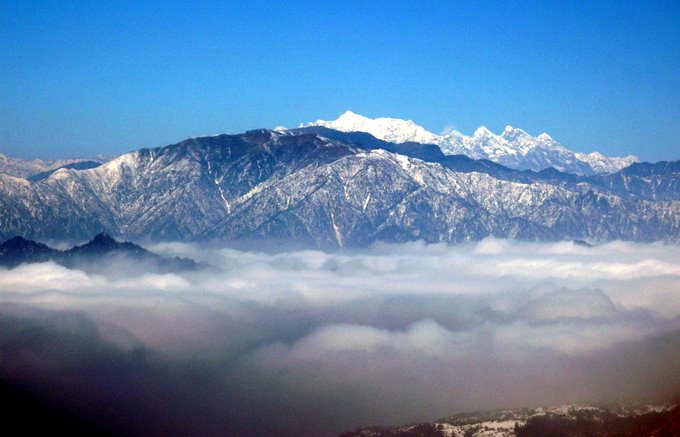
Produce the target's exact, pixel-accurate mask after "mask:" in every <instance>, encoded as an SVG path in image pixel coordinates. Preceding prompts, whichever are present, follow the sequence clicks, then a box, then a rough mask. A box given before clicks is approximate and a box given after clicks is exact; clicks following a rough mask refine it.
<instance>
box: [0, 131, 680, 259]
mask: <svg viewBox="0 0 680 437" xmlns="http://www.w3.org/2000/svg"><path fill="white" fill-rule="evenodd" d="M423 141H424V140H423ZM679 175H680V162H678V161H675V162H660V163H655V164H650V163H634V164H632V165H630V166H628V167H625V168H624V169H622V170H620V171H617V172H615V173H593V174H589V175H579V174H575V173H567V172H562V171H559V170H556V169H554V168H548V169H545V170H542V171H532V170H517V169H513V168H510V167H507V166H504V165H501V164H498V163H496V162H492V161H490V160H486V159H474V158H471V157H469V156H466V155H452V154H446V153H444V152H443V150H442V148H440V147H439V146H437V145H433V144H429V143H428V142H423V143H421V142H408V141H407V142H401V141H398V142H397V141H396V140H395V142H390V141H385V140H381V139H379V138H376V137H375V136H373V135H371V134H369V133H365V132H342V131H339V130H334V129H329V128H327V127H324V126H316V125H315V126H308V127H302V128H295V129H286V130H280V129H277V130H266V129H260V130H254V131H249V132H246V133H243V134H239V135H215V136H209V137H201V138H192V139H188V140H185V141H182V142H180V143H177V144H173V145H169V146H166V147H158V148H153V149H140V150H137V151H133V152H130V153H126V154H123V155H121V156H119V157H117V158H115V159H112V160H110V161H108V162H106V163H104V164H102V165H99V166H97V167H94V168H87V169H76V168H61V169H59V170H57V171H54V172H53V173H51V174H49V175H47V176H45V177H44V178H41V179H39V180H34V181H30V180H27V179H25V178H18V177H13V176H10V175H5V174H0V210H2V211H4V213H3V214H2V215H1V216H0V238H10V237H12V236H15V235H24V236H26V237H28V238H33V239H43V240H44V239H56V240H60V239H61V240H64V239H66V240H82V239H85V238H87V237H88V236H90V235H94V234H97V233H99V232H108V233H110V234H112V235H114V236H119V237H122V238H126V239H134V240H150V241H158V240H180V241H194V240H214V239H219V240H227V241H234V240H264V239H266V240H277V241H285V242H294V243H295V244H299V245H302V246H309V247H343V246H364V245H367V244H370V243H372V242H374V241H389V242H402V241H411V240H424V241H427V242H461V241H466V240H471V239H472V240H477V239H481V238H484V237H487V236H496V237H502V238H519V239H527V240H563V239H566V240H587V241H591V242H598V241H609V240H614V239H624V240H633V241H658V240H662V241H671V242H678V241H679V240H680V177H679Z"/></svg>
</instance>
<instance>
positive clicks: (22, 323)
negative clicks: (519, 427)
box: [0, 239, 680, 436]
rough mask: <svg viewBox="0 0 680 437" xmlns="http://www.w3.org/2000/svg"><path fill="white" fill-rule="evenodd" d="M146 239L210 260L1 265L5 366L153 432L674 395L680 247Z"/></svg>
mask: <svg viewBox="0 0 680 437" xmlns="http://www.w3.org/2000/svg"><path fill="white" fill-rule="evenodd" d="M149 249H151V250H153V251H155V252H157V253H161V254H169V255H173V256H174V255H179V256H184V257H191V258H194V259H196V260H197V261H205V262H208V263H210V264H211V265H212V266H214V269H209V270H204V271H199V272H189V273H171V274H146V273H144V272H145V270H146V267H145V266H139V265H136V264H135V263H134V262H131V261H125V260H120V261H119V262H117V263H113V264H108V265H106V266H104V267H102V268H101V269H99V270H97V271H96V272H92V271H90V272H89V273H87V272H84V271H80V270H69V269H67V268H64V267H61V266H59V265H57V264H54V263H43V264H32V265H23V266H20V267H18V268H15V269H13V270H0V377H1V378H4V379H7V380H9V381H12V382H15V383H17V384H21V385H22V386H23V387H28V388H29V389H31V390H34V392H35V393H38V394H40V396H42V397H45V398H49V399H51V400H56V401H59V402H61V403H64V404H66V405H68V406H69V408H72V409H73V410H74V411H77V412H78V414H80V415H82V416H83V417H86V418H94V419H95V420H97V421H99V422H102V423H106V424H108V425H109V426H112V427H113V428H112V429H114V430H116V431H118V432H125V433H138V434H146V435H148V434H156V435H173V434H187V433H188V434H194V435H198V434H200V435H217V434H222V435H247V436H253V435H310V436H311V435H314V436H323V435H336V434H339V433H340V432H342V431H347V430H351V429H353V428H355V427H357V426H366V425H377V424H403V423H408V422H413V421H425V420H433V419H436V418H439V417H443V416H447V415H450V414H453V413H456V412H463V411H475V410H479V409H489V408H496V407H517V406H537V405H554V404H560V403H565V402H618V401H646V400H664V399H666V398H669V397H672V396H674V395H676V394H677V393H678V392H679V391H680V366H678V365H677V363H678V362H680V247H678V246H669V245H661V244H652V245H641V244H632V243H622V242H614V243H610V244H606V245H602V246H598V247H594V248H588V247H582V246H578V245H575V244H572V243H554V244H532V243H519V242H512V241H504V240H495V239H487V240H484V241H482V242H479V243H470V244H463V245H459V246H446V245H424V244H421V243H412V244H403V245H377V246H373V247H372V248H370V249H368V250H366V251H362V252H352V253H344V254H329V253H323V252H317V251H298V252H288V253H279V254H267V253H258V252H245V251H236V250H233V249H206V248H200V247H198V246H193V245H186V244H163V245H156V246H152V247H149Z"/></svg>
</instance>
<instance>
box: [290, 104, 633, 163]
mask: <svg viewBox="0 0 680 437" xmlns="http://www.w3.org/2000/svg"><path fill="white" fill-rule="evenodd" d="M306 126H324V127H327V128H330V129H335V130H338V131H342V132H367V133H369V134H371V135H373V136H374V137H376V138H379V139H381V140H385V141H390V142H393V143H405V142H410V141H413V142H418V143H424V144H436V145H438V146H439V147H440V148H441V149H442V151H443V152H444V153H445V154H448V155H455V154H463V155H467V156H469V157H471V158H474V159H489V160H491V161H494V162H497V163H499V164H502V165H505V166H508V167H511V168H515V169H519V170H535V171H540V170H543V169H546V168H549V167H553V168H556V169H557V170H560V171H565V172H570V173H576V174H593V173H610V172H615V171H618V170H620V169H622V168H624V167H627V166H628V165H630V164H632V163H633V162H637V161H639V159H638V158H637V157H636V156H633V155H629V156H626V157H606V156H604V155H602V154H601V153H599V152H592V153H580V152H574V151H572V150H569V149H567V148H566V147H564V146H562V145H561V144H559V143H558V142H557V141H555V140H554V139H553V138H552V137H551V136H550V135H548V134H547V133H545V132H544V133H542V134H540V135H538V136H536V137H534V136H532V135H531V134H529V133H527V132H526V131H524V130H522V129H519V128H515V127H513V126H510V125H507V126H506V127H505V129H504V130H503V132H502V133H501V134H500V135H497V134H495V133H493V132H492V131H491V130H489V129H488V128H487V127H486V126H481V127H479V128H477V130H475V132H474V133H473V134H472V135H471V136H468V135H465V134H462V133H461V132H459V131H456V130H451V131H449V132H447V133H445V134H443V135H437V134H434V133H432V132H429V131H428V130H426V129H425V128H423V127H422V126H419V125H418V124H416V123H414V122H413V121H411V120H403V119H399V118H388V117H381V118H375V119H372V118H368V117H364V116H363V115H360V114H357V113H355V112H352V111H349V110H348V111H345V112H344V113H343V114H342V115H340V117H338V118H337V119H336V120H332V121H326V120H317V121H315V122H311V123H303V124H300V127H306Z"/></svg>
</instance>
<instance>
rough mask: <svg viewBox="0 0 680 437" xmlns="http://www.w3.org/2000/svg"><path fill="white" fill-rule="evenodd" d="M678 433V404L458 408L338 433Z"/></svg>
mask: <svg viewBox="0 0 680 437" xmlns="http://www.w3.org/2000/svg"><path fill="white" fill-rule="evenodd" d="M678 435H680V407H679V406H677V405H676V406H639V407H628V408H626V407H618V408H599V407H592V406H583V405H570V406H563V407H556V408H548V409H543V408H539V409H528V408H527V409H518V410H499V411H490V412H486V413H475V414H460V415H457V416H453V417H450V418H447V419H441V420H438V421H436V422H433V423H420V424H411V425H406V426H401V427H394V428H389V427H367V428H360V429H357V430H355V431H352V432H347V433H344V434H342V435H341V436H340V437H397V436H398V437H450V436H465V437H492V436H493V437H545V436H553V437H584V436H591V437H593V436H597V437H652V436H656V437H660V436H667V437H671V436H678Z"/></svg>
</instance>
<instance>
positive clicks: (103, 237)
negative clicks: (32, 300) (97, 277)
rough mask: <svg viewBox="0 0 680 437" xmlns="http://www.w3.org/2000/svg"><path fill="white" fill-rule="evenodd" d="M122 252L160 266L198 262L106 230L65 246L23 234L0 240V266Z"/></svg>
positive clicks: (67, 262) (191, 266) (70, 262)
mask: <svg viewBox="0 0 680 437" xmlns="http://www.w3.org/2000/svg"><path fill="white" fill-rule="evenodd" d="M115 255H123V256H125V257H127V258H131V259H133V260H138V261H150V262H153V263H155V264H156V265H157V266H158V267H160V268H161V270H167V271H174V270H195V269H197V268H198V264H197V263H196V262H195V261H193V260H191V259H188V258H179V257H175V258H168V257H164V256H161V255H157V254H155V253H153V252H150V251H148V250H146V249H144V248H143V247H141V246H138V245H136V244H133V243H130V242H123V243H121V242H118V241H116V240H114V239H113V238H112V237H111V236H109V235H107V234H98V235H97V236H95V237H94V238H93V239H92V240H91V241H90V242H88V243H85V244H82V245H80V246H74V247H72V248H71V249H68V250H64V251H62V250H56V249H52V248H50V247H49V246H47V245H45V244H42V243H38V242H35V241H32V240H27V239H25V238H23V237H14V238H11V239H9V240H7V241H5V242H4V243H2V244H0V266H4V267H8V268H14V267H17V266H19V265H21V264H24V263H37V262H46V261H54V262H56V263H59V264H61V265H64V266H67V267H73V266H76V265H80V264H83V263H91V262H98V261H101V260H102V259H104V258H105V257H108V256H115Z"/></svg>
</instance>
